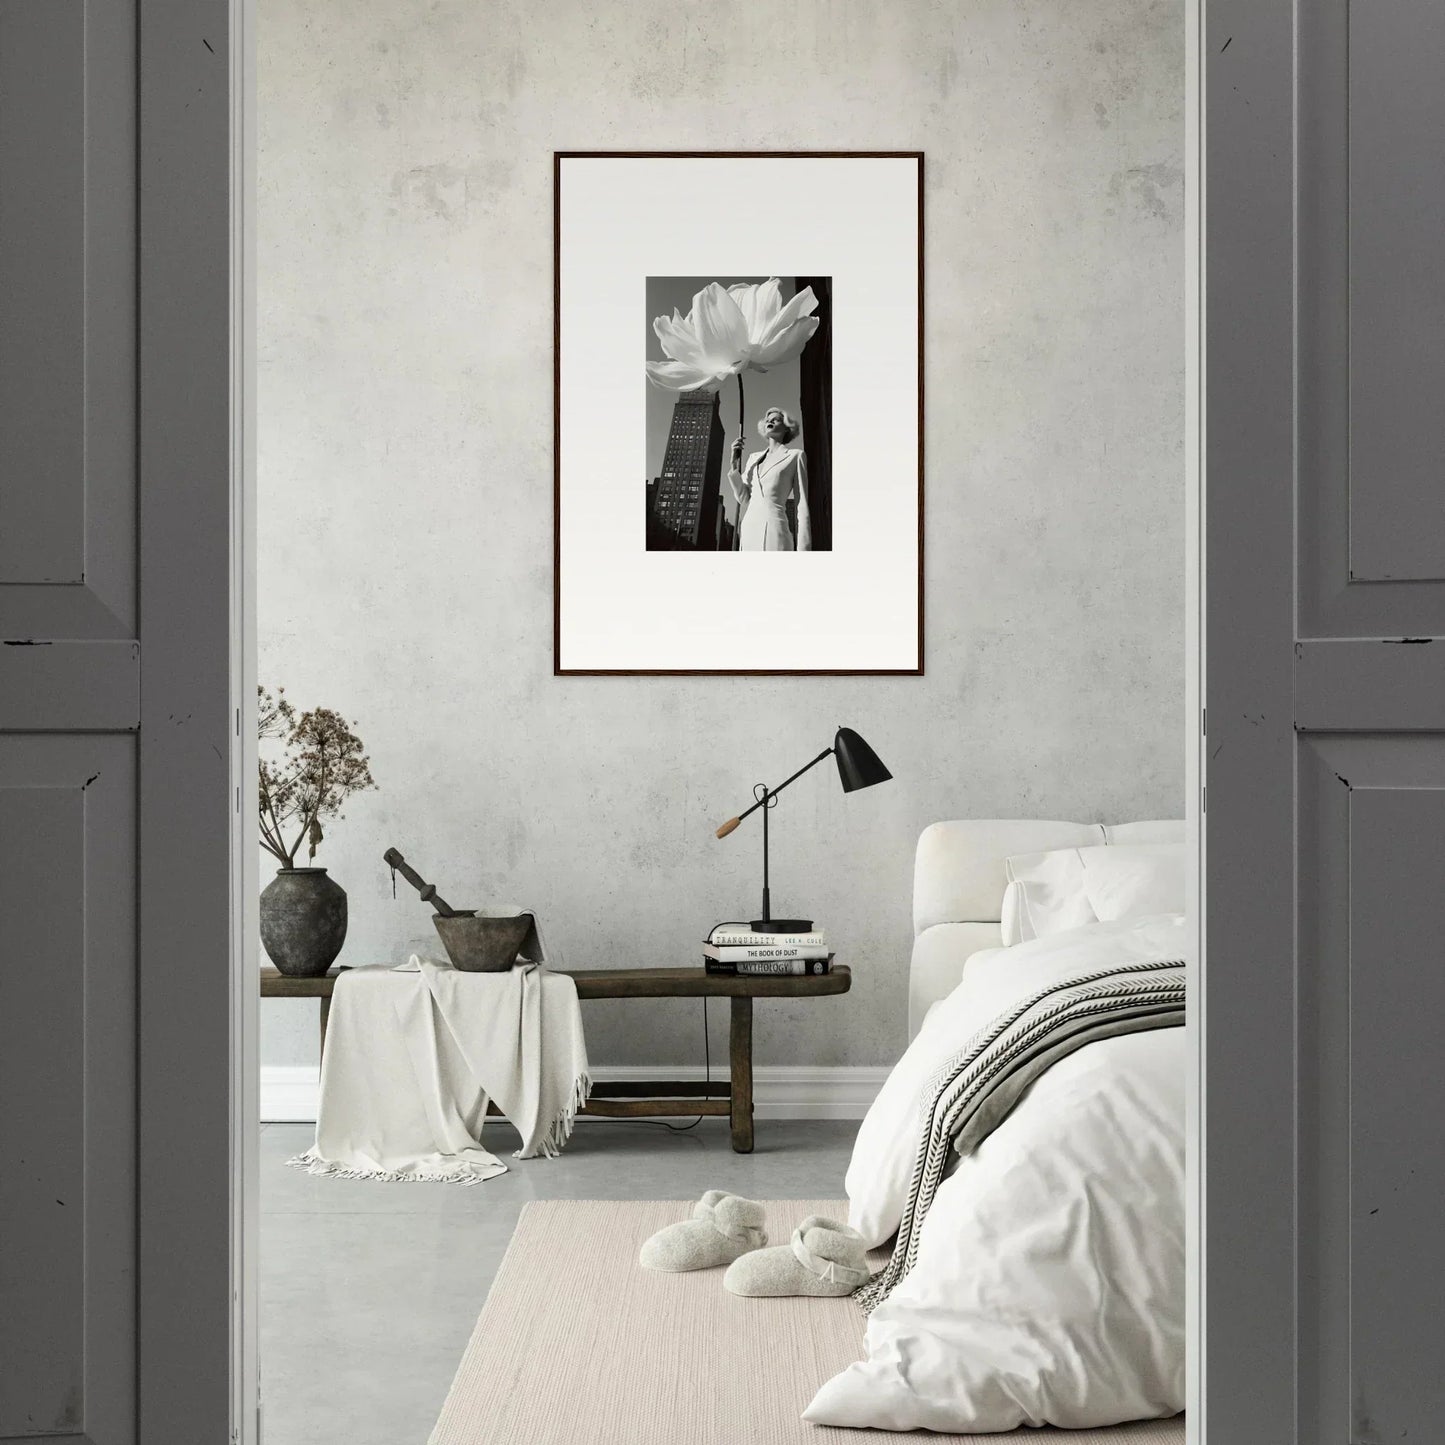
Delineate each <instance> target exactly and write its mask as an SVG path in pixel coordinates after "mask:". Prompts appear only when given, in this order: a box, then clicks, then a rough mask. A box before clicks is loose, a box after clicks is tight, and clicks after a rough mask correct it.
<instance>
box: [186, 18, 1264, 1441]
mask: <svg viewBox="0 0 1445 1445" xmlns="http://www.w3.org/2000/svg"><path fill="white" fill-rule="evenodd" d="M212 3H213V4H221V5H225V6H226V8H227V12H228V19H229V61H230V137H229V163H230V185H231V197H232V215H231V225H230V268H231V311H230V328H231V331H230V338H229V340H230V352H231V358H232V369H231V381H230V426H231V512H232V526H233V549H232V560H231V577H230V592H231V641H232V658H233V664H232V686H233V689H234V705H235V710H236V717H237V745H236V749H235V754H234V757H235V759H236V764H237V767H238V769H239V784H240V788H241V793H240V797H241V798H242V800H244V798H245V797H246V795H247V793H246V788H247V781H248V780H249V779H254V776H255V767H256V726H255V724H256V703H255V699H256V677H257V628H256V556H257V553H256V350H255V337H256V314H255V286H256V245H255V239H256V238H255V217H256V109H257V103H256V63H255V60H256V5H257V0H212ZM1253 3H1256V0H1184V16H1183V23H1184V29H1185V64H1184V72H1185V73H1184V153H1185V226H1184V270H1185V284H1184V304H1185V327H1184V330H1185V398H1184V400H1185V407H1184V472H1185V475H1184V509H1185V555H1184V587H1185V639H1184V643H1185V646H1184V680H1185V686H1184V744H1185V746H1184V756H1185V777H1184V782H1185V822H1186V828H1185V835H1186V861H1187V897H1188V914H1187V922H1186V937H1187V940H1188V948H1189V950H1190V957H1189V959H1188V971H1189V976H1190V1007H1189V1010H1188V1019H1187V1023H1186V1029H1185V1033H1186V1056H1187V1060H1188V1071H1189V1077H1188V1100H1187V1109H1186V1201H1185V1202H1186V1224H1187V1236H1186V1289H1187V1297H1186V1319H1187V1329H1188V1347H1187V1384H1186V1409H1187V1411H1188V1417H1187V1425H1186V1432H1187V1441H1188V1445H1207V1441H1208V1419H1207V1414H1206V1410H1207V1401H1208V1397H1209V1390H1210V1385H1209V1381H1208V1378H1207V1369H1206V1362H1207V1359H1208V1352H1207V1351H1206V1350H1205V1348H1204V1343H1205V1341H1206V1339H1207V1330H1208V1299H1207V1291H1206V1288H1205V1278H1206V1276H1205V1261H1206V1258H1207V1234H1208V1221H1207V1218H1206V1214H1205V1207H1204V1201H1205V1197H1206V1183H1207V1179H1208V1161H1207V1158H1206V1152H1205V1134H1204V1128H1203V1125H1204V1118H1205V1107H1204V1106H1205V1096H1206V1087H1207V1064H1208V1061H1209V1059H1210V1058H1211V1057H1212V1058H1213V1059H1214V1060H1215V1062H1216V1064H1219V1063H1220V1062H1221V1054H1222V1047H1221V1045H1220V1044H1219V1043H1218V1041H1216V1042H1215V1043H1213V1044H1211V1043H1210V1041H1209V1038H1208V1008H1207V1002H1208V967H1207V946H1206V945H1207V939H1206V930H1205V921H1206V903H1207V899H1206V895H1205V863H1206V852H1205V829H1204V800H1205V797H1206V793H1205V788H1206V784H1207V757H1206V745H1205V719H1204V716H1203V701H1202V700H1203V698H1204V696H1205V686H1204V684H1205V668H1206V655H1205V632H1204V621H1205V618H1206V616H1207V609H1206V603H1207V598H1206V594H1205V577H1206V571H1205V565H1204V563H1205V557H1206V535H1205V527H1204V513H1205V501H1206V475H1207V472H1206V448H1205V441H1206V421H1207V412H1206V398H1205V395H1204V382H1205V360H1206V340H1207V337H1206V331H1207V328H1206V324H1205V307H1206V304H1207V295H1206V290H1205V284H1204V268H1203V262H1204V236H1205V234H1206V195H1205V184H1204V171H1205V168H1204V147H1205V144H1206V142H1207V127H1206V114H1207V102H1208V97H1207V91H1206V84H1205V61H1206V58H1207V55H1208V51H1207V49H1206V36H1207V30H1208V19H1209V16H1208V14H1207V13H1206V12H1207V10H1208V9H1209V7H1210V6H1213V8H1214V10H1215V11H1224V10H1231V9H1235V8H1237V7H1238V6H1239V5H1241V4H1243V5H1246V6H1247V5H1250V4H1253ZM543 159H545V158H543ZM256 833H257V829H256V822H255V815H254V812H253V811H252V810H251V809H250V808H249V807H244V806H242V807H238V809H237V812H236V814H235V822H234V827H233V831H232V840H231V842H232V856H233V870H232V871H233V879H234V881H235V892H234V894H233V897H232V908H231V939H232V950H231V956H230V960H229V966H230V978H231V989H230V997H231V1021H230V1038H231V1050H230V1055H229V1059H228V1070H229V1084H230V1093H231V1100H232V1109H231V1119H232V1131H231V1158H232V1178H231V1234H232V1255H231V1259H232V1267H231V1302H232V1308H231V1325H232V1329H231V1357H232V1362H233V1372H234V1373H233V1389H232V1419H231V1422H230V1426H231V1429H230V1439H231V1441H232V1442H233V1445H261V1438H262V1429H261V1424H262V1388H261V1362H260V1359H259V1330H258V1323H259V1315H260V1293H259V1272H258V1269H257V1254H258V1241H259V1218H260V1194H259V1178H258V1176H259V1141H260V1120H259V1114H260V1106H259V993H258V989H257V987H256V960H257V959H258V958H259V955H260V922H259V903H258V900H259V892H260V855H259V847H258V844H257V838H256ZM1214 1268H1215V1271H1216V1272H1218V1270H1219V1268H1220V1266H1219V1265H1218V1264H1216V1265H1215V1266H1214ZM1213 1388H1215V1389H1220V1388H1226V1385H1225V1382H1222V1381H1219V1380H1216V1381H1215V1382H1214V1385H1213ZM1221 1445H1242V1442H1234V1441H1231V1442H1221Z"/></svg>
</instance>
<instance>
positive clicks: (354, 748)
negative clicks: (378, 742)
mask: <svg viewBox="0 0 1445 1445" xmlns="http://www.w3.org/2000/svg"><path fill="white" fill-rule="evenodd" d="M256 693H257V698H258V703H259V712H260V737H261V740H262V741H263V742H265V741H267V740H268V739H269V740H276V741H279V742H280V743H281V748H282V750H281V755H280V756H279V757H271V758H267V757H263V758H262V759H261V760H260V785H261V786H260V807H261V846H262V847H263V848H264V849H265V850H266V851H267V852H268V853H270V854H271V855H272V857H274V858H276V859H278V860H279V861H280V864H281V866H282V867H283V868H294V867H295V866H296V854H297V853H298V852H300V850H301V845H302V843H306V844H307V845H308V850H309V851H308V853H307V860H308V861H310V860H311V859H313V858H315V857H316V845H317V844H318V843H320V842H321V840H322V838H323V837H324V836H325V835H324V834H323V833H322V831H321V819H322V818H335V817H344V816H345V815H344V814H343V813H342V812H341V805H342V803H343V802H345V801H346V799H347V798H349V797H351V796H352V794H354V793H360V792H364V791H365V790H366V789H368V788H374V787H375V786H376V783H375V781H374V780H373V779H372V776H371V763H370V760H369V759H368V758H367V756H366V752H365V749H364V745H363V743H362V741H361V739H360V738H359V737H357V736H356V734H355V733H354V732H352V730H351V725H350V724H349V723H348V722H347V721H346V719H345V718H344V717H342V716H341V714H340V713H337V712H333V711H332V710H331V709H330V708H327V707H318V708H313V709H312V710H311V711H310V712H303V713H300V714H298V713H297V711H296V709H295V707H294V706H293V705H292V704H291V703H290V702H289V701H287V698H286V689H285V688H284V687H278V688H277V689H276V691H275V693H274V694H273V693H272V692H270V691H269V690H268V689H266V688H264V687H258V688H257V689H256ZM290 823H297V824H299V825H300V830H299V831H298V832H297V834H296V841H295V842H294V843H292V844H291V845H290V846H289V847H288V846H287V843H286V837H285V834H286V831H287V825H288V824H290Z"/></svg>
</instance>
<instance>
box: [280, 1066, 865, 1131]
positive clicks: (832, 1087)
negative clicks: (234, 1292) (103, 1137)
mask: <svg viewBox="0 0 1445 1445" xmlns="http://www.w3.org/2000/svg"><path fill="white" fill-rule="evenodd" d="M888 1073H889V1070H888V1067H887V1066H886V1065H882V1064H878V1065H866V1066H856V1067H850V1066H846V1065H840V1066H836V1067H834V1066H816V1067H815V1066H809V1065H800V1066H797V1067H794V1066H791V1065H786V1064H759V1065H758V1066H757V1067H755V1068H754V1069H753V1116H754V1117H755V1118H758V1119H861V1118H862V1117H863V1115H864V1114H865V1113H867V1111H868V1106H869V1105H870V1104H871V1103H872V1102H873V1097H874V1095H875V1094H877V1092H878V1090H879V1089H880V1088H882V1086H883V1080H884V1079H886V1078H887V1077H888ZM712 1076H713V1078H714V1079H716V1080H719V1081H721V1080H724V1079H726V1078H727V1076H728V1071H727V1070H726V1069H725V1068H721V1069H714V1070H713V1071H712ZM702 1077H703V1071H702V1069H700V1068H698V1067H697V1066H696V1065H685V1064H654V1065H644V1064H601V1065H599V1066H598V1067H596V1068H595V1069H593V1070H592V1078H593V1081H594V1082H595V1083H597V1084H605V1083H608V1082H609V1081H611V1080H616V1079H636V1080H638V1081H640V1082H643V1083H647V1082H650V1081H651V1080H653V1079H669V1080H675V1081H678V1082H682V1081H685V1080H694V1079H701V1078H702ZM316 1095H317V1070H316V1067H315V1066H314V1065H311V1064H304V1065H300V1066H296V1065H286V1064H263V1065H262V1066H261V1122H262V1123H263V1124H282V1123H286V1124H293V1123H307V1124H310V1123H315V1121H316Z"/></svg>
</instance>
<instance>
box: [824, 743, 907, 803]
mask: <svg viewBox="0 0 1445 1445" xmlns="http://www.w3.org/2000/svg"><path fill="white" fill-rule="evenodd" d="M833 756H834V757H836V758H837V759H838V781H839V782H841V783H842V784H843V791H844V792H845V793H852V792H856V791H857V790H858V789H859V788H871V787H872V786H873V784H874V783H886V782H887V781H888V779H889V778H891V777H892V776H893V774H892V773H890V772H889V771H888V769H887V768H885V767H884V766H883V760H882V759H881V758H880V757H879V756H878V754H877V753H875V752H874V751H873V749H872V748H870V747H869V746H868V744H867V743H865V742H864V741H863V739H862V738H860V737H859V736H858V734H857V733H855V732H854V731H853V729H852V728H839V729H838V732H837V734H836V735H835V736H834V738H833Z"/></svg>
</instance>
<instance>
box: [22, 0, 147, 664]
mask: <svg viewBox="0 0 1445 1445" xmlns="http://www.w3.org/2000/svg"><path fill="white" fill-rule="evenodd" d="M135 106H136V93H135V17H134V5H133V4H132V3H130V0H103V3H102V0H88V3H87V0H0V197H3V198H4V200H3V222H0V224H3V225H4V228H5V238H4V244H3V245H0V337H3V338H4V345H3V346H0V417H3V418H4V425H3V426H0V638H5V639H26V638H32V637H66V638H76V639H79V638H117V639H125V638H130V637H133V636H134V635H135V626H136V619H135V544H136V530H135V497H136V492H135V449H136V425H135V348H136V325H135V304H136V274H135V229H136V194H135V143H136V126H135Z"/></svg>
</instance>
